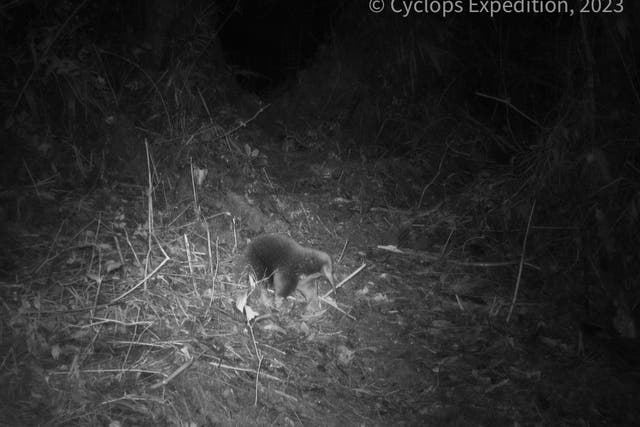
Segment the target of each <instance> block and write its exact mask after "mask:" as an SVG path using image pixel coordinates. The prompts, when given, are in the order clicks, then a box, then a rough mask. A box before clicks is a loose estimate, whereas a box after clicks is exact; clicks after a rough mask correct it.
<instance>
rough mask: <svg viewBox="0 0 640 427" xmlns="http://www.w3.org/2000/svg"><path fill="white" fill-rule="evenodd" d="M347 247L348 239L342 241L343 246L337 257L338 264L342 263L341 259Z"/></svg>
mask: <svg viewBox="0 0 640 427" xmlns="http://www.w3.org/2000/svg"><path fill="white" fill-rule="evenodd" d="M348 245H349V239H347V240H345V241H344V245H342V250H341V251H340V256H339V257H338V260H337V261H338V262H341V261H342V257H343V256H344V251H346V250H347V246H348Z"/></svg>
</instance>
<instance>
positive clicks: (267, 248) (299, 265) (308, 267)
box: [241, 234, 335, 297]
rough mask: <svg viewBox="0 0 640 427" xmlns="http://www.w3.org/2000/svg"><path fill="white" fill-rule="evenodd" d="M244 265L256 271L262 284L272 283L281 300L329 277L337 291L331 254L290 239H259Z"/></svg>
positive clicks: (247, 252)
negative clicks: (314, 280) (320, 278)
mask: <svg viewBox="0 0 640 427" xmlns="http://www.w3.org/2000/svg"><path fill="white" fill-rule="evenodd" d="M241 262H242V264H244V265H243V268H244V267H249V268H250V269H252V270H253V273H254V274H255V276H256V277H257V279H258V280H262V279H266V280H268V283H269V284H271V285H272V286H273V288H274V291H275V294H276V295H277V296H280V297H287V296H289V295H291V293H292V292H293V291H295V290H296V289H297V288H303V287H305V286H306V285H308V284H309V283H310V282H311V281H312V280H313V279H316V278H319V277H325V278H326V279H327V280H328V281H329V283H331V286H333V287H334V289H335V282H334V278H333V263H332V260H331V257H330V256H329V254H327V253H326V252H322V251H319V250H316V249H312V248H306V247H304V246H301V245H300V244H298V243H297V242H295V241H294V240H292V239H291V238H289V237H287V236H283V235H280V234H263V235H261V236H258V237H256V238H255V239H253V241H251V243H250V244H249V246H247V248H246V250H245V252H244V255H243V258H242V261H241ZM301 290H302V289H301ZM305 296H306V293H305Z"/></svg>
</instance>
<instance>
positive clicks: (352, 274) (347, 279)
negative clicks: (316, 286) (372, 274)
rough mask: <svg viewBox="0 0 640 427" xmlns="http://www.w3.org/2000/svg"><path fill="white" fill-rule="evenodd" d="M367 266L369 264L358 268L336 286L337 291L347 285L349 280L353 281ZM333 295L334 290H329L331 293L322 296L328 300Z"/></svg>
mask: <svg viewBox="0 0 640 427" xmlns="http://www.w3.org/2000/svg"><path fill="white" fill-rule="evenodd" d="M366 266H367V264H362V265H361V266H360V267H358V268H357V269H356V270H355V271H354V272H353V273H351V274H350V275H348V276H347V277H345V278H344V279H342V282H340V283H338V284H337V285H336V290H337V289H339V288H340V287H342V285H344V284H345V283H347V282H348V281H349V280H351V278H352V277H353V276H355V275H356V274H358V273H360V271H362V269H363V268H365V267H366ZM332 293H333V289H329V291H328V292H327V293H326V294H324V295H322V298H326V297H328V296H329V295H331V294H332Z"/></svg>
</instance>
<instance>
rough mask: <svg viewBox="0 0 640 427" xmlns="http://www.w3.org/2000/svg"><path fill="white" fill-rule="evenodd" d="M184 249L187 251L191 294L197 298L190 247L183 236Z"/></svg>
mask: <svg viewBox="0 0 640 427" xmlns="http://www.w3.org/2000/svg"><path fill="white" fill-rule="evenodd" d="M184 248H185V250H186V251H187V263H188V264H189V276H191V286H193V293H194V294H196V296H197V297H198V298H199V297H200V294H199V293H198V288H197V287H196V279H195V274H194V272H193V264H192V263H191V246H190V245H189V238H188V237H187V235H186V234H185V235H184Z"/></svg>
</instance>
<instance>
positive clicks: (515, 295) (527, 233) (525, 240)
mask: <svg viewBox="0 0 640 427" xmlns="http://www.w3.org/2000/svg"><path fill="white" fill-rule="evenodd" d="M535 208H536V200H535V199H534V200H533V204H532V205H531V211H530V212H529V221H528V222H527V231H526V232H525V234H524V241H523V242H522V254H521V255H520V266H519V267H518V279H517V280H516V288H515V290H514V291H513V299H512V300H511V307H509V314H508V315H507V323H509V320H511V314H512V313H513V307H515V305H516V301H517V299H518V291H519V290H520V278H521V277H522V267H523V266H524V256H525V253H526V250H527V239H528V238H529V229H530V228H531V219H532V218H533V211H534V210H535Z"/></svg>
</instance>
